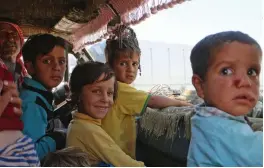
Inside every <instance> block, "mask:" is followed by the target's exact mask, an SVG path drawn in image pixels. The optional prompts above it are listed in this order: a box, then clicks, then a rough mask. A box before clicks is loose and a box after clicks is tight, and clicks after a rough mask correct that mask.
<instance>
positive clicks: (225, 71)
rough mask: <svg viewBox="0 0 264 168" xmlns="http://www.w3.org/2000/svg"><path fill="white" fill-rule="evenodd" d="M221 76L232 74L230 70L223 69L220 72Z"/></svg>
mask: <svg viewBox="0 0 264 168" xmlns="http://www.w3.org/2000/svg"><path fill="white" fill-rule="evenodd" d="M221 74H222V75H232V74H233V71H232V69H231V68H223V69H222V70H221Z"/></svg>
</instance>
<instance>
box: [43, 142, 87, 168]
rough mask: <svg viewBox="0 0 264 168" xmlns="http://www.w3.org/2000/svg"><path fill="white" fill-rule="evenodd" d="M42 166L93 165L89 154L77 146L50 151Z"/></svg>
mask: <svg viewBox="0 0 264 168" xmlns="http://www.w3.org/2000/svg"><path fill="white" fill-rule="evenodd" d="M41 166H42V167H91V164H90V161H89V159H88V154H87V153H86V152H84V151H83V150H82V149H80V148H77V147H68V148H65V149H61V150H58V151H56V152H50V153H49V154H47V155H46V156H45V157H44V159H43V160H42V164H41Z"/></svg>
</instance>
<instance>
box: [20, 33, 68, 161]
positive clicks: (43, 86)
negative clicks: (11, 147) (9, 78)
mask: <svg viewBox="0 0 264 168" xmlns="http://www.w3.org/2000/svg"><path fill="white" fill-rule="evenodd" d="M70 47H71V45H70V44H69V43H68V42H67V41H65V40H64V39H62V38H60V37H55V36H53V35H50V34H37V35H33V36H30V37H29V38H28V40H27V42H26V43H25V44H24V46H23V48H22V54H23V59H24V62H25V66H26V68H27V71H28V73H29V74H30V75H31V77H32V78H29V77H26V78H24V83H23V84H22V90H21V93H20V98H21V99H22V101H23V103H22V109H23V115H22V121H23V122H24V130H23V132H24V134H26V135H28V136H30V137H31V138H32V139H33V140H34V142H35V146H36V150H37V153H38V156H39V158H40V159H42V158H43V157H44V156H45V155H46V154H47V153H48V152H53V151H55V150H56V149H61V148H63V147H64V146H65V140H66V137H65V135H64V134H63V133H61V132H56V131H55V132H48V133H47V132H46V129H47V126H48V121H49V119H50V118H52V115H53V106H52V102H53V94H52V92H51V91H52V89H53V88H55V87H57V86H58V85H59V84H60V83H61V81H62V80H63V77H64V73H65V69H66V56H67V52H68V50H70Z"/></svg>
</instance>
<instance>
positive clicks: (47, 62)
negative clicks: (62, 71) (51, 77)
mask: <svg viewBox="0 0 264 168" xmlns="http://www.w3.org/2000/svg"><path fill="white" fill-rule="evenodd" d="M42 62H43V63H44V64H50V63H51V60H43V61H42Z"/></svg>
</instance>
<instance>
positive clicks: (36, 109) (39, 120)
mask: <svg viewBox="0 0 264 168" xmlns="http://www.w3.org/2000/svg"><path fill="white" fill-rule="evenodd" d="M22 108H23V114H22V121H23V123H24V130H23V133H24V134H26V135H28V136H29V137H30V138H32V139H33V141H34V142H35V147H36V151H37V153H38V156H39V158H40V159H42V158H43V157H44V156H45V155H46V154H48V153H49V152H54V151H55V150H56V142H55V140H53V139H52V138H51V137H48V136H45V134H46V126H47V114H46V111H45V110H44V109H43V108H42V107H40V106H39V105H37V104H35V103H31V102H25V103H23V105H22Z"/></svg>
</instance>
